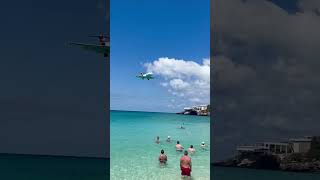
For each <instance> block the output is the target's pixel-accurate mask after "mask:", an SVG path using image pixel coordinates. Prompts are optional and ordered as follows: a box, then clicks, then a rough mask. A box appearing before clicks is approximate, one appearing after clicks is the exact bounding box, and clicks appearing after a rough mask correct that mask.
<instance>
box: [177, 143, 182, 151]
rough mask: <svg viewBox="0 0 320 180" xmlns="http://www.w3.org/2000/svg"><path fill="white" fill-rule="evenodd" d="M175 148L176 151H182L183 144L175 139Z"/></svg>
mask: <svg viewBox="0 0 320 180" xmlns="http://www.w3.org/2000/svg"><path fill="white" fill-rule="evenodd" d="M176 150H177V151H183V146H182V145H181V144H180V142H179V141H177V144H176Z"/></svg>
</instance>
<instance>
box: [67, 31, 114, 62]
mask: <svg viewBox="0 0 320 180" xmlns="http://www.w3.org/2000/svg"><path fill="white" fill-rule="evenodd" d="M89 37H94V38H98V39H99V44H86V43H78V42H68V43H67V44H68V45H70V46H79V47H81V48H83V49H85V50H89V51H94V52H96V53H99V54H103V55H104V57H108V56H109V53H110V41H109V38H107V37H106V36H104V35H103V34H100V35H98V36H89Z"/></svg>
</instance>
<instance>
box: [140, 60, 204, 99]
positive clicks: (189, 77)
mask: <svg viewBox="0 0 320 180" xmlns="http://www.w3.org/2000/svg"><path fill="white" fill-rule="evenodd" d="M144 66H145V67H146V68H147V71H148V72H152V73H154V74H155V75H156V76H159V77H161V79H162V81H163V82H161V83H160V84H161V85H162V86H163V87H165V88H167V89H168V92H169V93H171V94H172V95H173V96H176V97H180V98H181V97H183V99H180V100H179V101H178V102H179V103H180V105H181V103H182V102H181V101H187V103H186V102H184V103H182V104H188V105H195V103H196V104H201V103H202V104H208V103H209V97H210V60H209V59H203V62H202V63H197V62H195V61H187V60H183V59H175V58H168V57H161V58H158V59H157V60H154V61H153V62H150V63H145V64H144Z"/></svg>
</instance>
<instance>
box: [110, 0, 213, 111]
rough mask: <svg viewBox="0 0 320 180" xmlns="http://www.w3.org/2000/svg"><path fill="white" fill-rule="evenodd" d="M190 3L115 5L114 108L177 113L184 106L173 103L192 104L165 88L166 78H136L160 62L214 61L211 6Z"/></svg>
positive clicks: (112, 27) (112, 22)
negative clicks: (211, 59) (152, 63)
mask: <svg viewBox="0 0 320 180" xmlns="http://www.w3.org/2000/svg"><path fill="white" fill-rule="evenodd" d="M185 2H186V1H169V0H164V1H147V0H143V1H139V2H137V1H129V0H123V1H116V0H112V1H111V4H110V9H111V12H110V37H111V40H110V41H111V55H110V61H111V62H110V65H111V66H110V69H111V72H110V73H111V79H110V80H111V109H117V110H137V111H165V112H176V111H177V110H181V109H182V108H183V107H179V108H172V107H168V105H169V104H170V103H172V102H177V101H179V103H180V104H183V105H185V106H187V105H191V103H190V102H188V100H183V99H184V98H181V97H180V98H179V97H177V96H174V95H172V94H171V93H169V92H168V89H167V88H165V87H163V86H161V85H160V83H163V82H164V78H165V77H164V76H162V75H161V74H159V75H157V74H156V77H157V79H155V80H153V81H142V80H139V79H137V78H136V77H135V76H136V75H137V74H138V73H139V72H146V71H147V68H146V67H144V64H145V63H148V62H149V63H151V62H153V61H155V60H158V58H160V57H169V58H173V59H181V60H185V61H194V62H195V63H198V64H202V61H203V58H209V54H210V52H209V50H210V46H209V42H210V12H209V10H210V6H209V3H210V1H209V0H205V1H201V2H200V1H196V0H190V1H188V3H185ZM208 99H209V96H208ZM182 101H186V102H182Z"/></svg>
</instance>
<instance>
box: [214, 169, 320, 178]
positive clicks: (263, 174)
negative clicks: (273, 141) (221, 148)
mask: <svg viewBox="0 0 320 180" xmlns="http://www.w3.org/2000/svg"><path fill="white" fill-rule="evenodd" d="M212 179H213V180H271V179H272V180H319V179H320V174H319V173H295V172H284V171H270V170H256V169H245V168H231V167H213V175H212Z"/></svg>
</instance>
